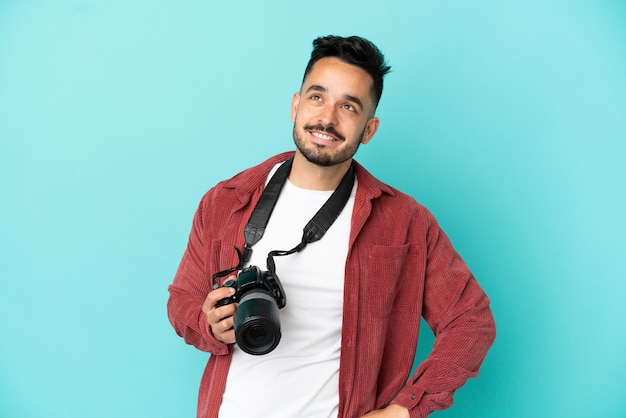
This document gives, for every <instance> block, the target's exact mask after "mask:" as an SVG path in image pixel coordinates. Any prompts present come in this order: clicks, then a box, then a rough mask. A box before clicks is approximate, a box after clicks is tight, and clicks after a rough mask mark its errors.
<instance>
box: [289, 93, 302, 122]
mask: <svg viewBox="0 0 626 418" xmlns="http://www.w3.org/2000/svg"><path fill="white" fill-rule="evenodd" d="M299 104H300V93H294V94H293V97H292V98H291V121H292V122H295V121H296V114H297V113H298V105H299Z"/></svg>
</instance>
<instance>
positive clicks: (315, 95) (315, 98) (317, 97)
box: [311, 94, 322, 102]
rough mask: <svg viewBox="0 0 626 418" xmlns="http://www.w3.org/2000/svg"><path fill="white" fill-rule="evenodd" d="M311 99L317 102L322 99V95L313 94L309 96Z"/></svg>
mask: <svg viewBox="0 0 626 418" xmlns="http://www.w3.org/2000/svg"><path fill="white" fill-rule="evenodd" d="M311 100H313V101H316V102H319V101H321V100H322V96H320V95H319V94H314V95H312V96H311Z"/></svg>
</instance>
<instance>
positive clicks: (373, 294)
mask: <svg viewBox="0 0 626 418" xmlns="http://www.w3.org/2000/svg"><path fill="white" fill-rule="evenodd" d="M291 155H293V152H290V153H284V154H281V155H278V156H275V157H273V158H271V159H269V160H268V161H266V162H264V163H262V164H260V165H259V166H256V167H253V168H251V169H249V170H246V171H244V172H242V173H240V174H238V175H236V176H235V177H233V178H232V179H230V180H226V181H224V182H221V183H219V184H217V185H216V186H215V187H214V188H212V189H211V190H210V191H209V192H208V193H207V194H206V195H205V196H204V197H203V199H202V201H201V202H200V205H199V207H198V210H197V212H196V214H195V217H194V220H193V226H192V230H191V234H190V237H189V244H188V247H187V250H186V251H185V253H184V255H183V258H182V261H181V263H180V266H179V268H178V272H177V273H176V277H175V278H174V282H173V283H172V285H171V286H170V287H169V291H170V298H169V301H168V315H169V319H170V322H171V323H172V325H173V326H174V329H175V330H176V333H177V334H178V335H180V336H182V337H183V338H184V340H185V342H187V343H188V344H192V345H194V346H195V347H197V348H198V349H200V350H202V351H207V352H210V353H211V357H210V358H209V361H208V364H207V367H206V369H205V371H204V375H203V377H202V381H201V383H200V392H199V398H198V414H197V416H198V417H199V418H200V417H201V418H213V417H217V415H218V412H219V405H220V402H221V399H222V394H223V392H224V387H225V384H226V379H227V376H228V369H229V366H230V359H231V353H232V347H229V346H227V345H226V344H224V343H222V342H220V341H217V340H216V339H215V338H214V337H213V335H212V334H211V330H210V327H209V326H208V322H207V320H206V318H205V316H204V314H203V313H202V304H203V302H204V299H205V298H206V295H207V294H208V292H209V291H210V289H211V275H212V274H213V273H214V272H217V271H220V270H225V269H227V268H230V267H232V266H233V265H235V264H237V256H236V253H235V251H234V249H233V245H237V246H239V247H240V248H242V246H243V228H244V225H245V223H246V222H247V220H248V218H249V216H250V213H251V212H252V209H253V208H254V205H255V204H256V201H257V200H258V198H259V196H260V194H261V192H262V190H263V186H264V183H265V180H266V178H267V175H268V173H269V171H270V169H271V168H272V167H273V166H274V165H275V164H277V163H279V162H281V161H284V160H286V159H287V158H289V157H290V156H291ZM355 173H356V176H357V180H358V189H357V194H356V200H355V205H354V212H353V214H352V225H351V231H350V248H349V252H348V258H347V260H346V274H345V285H344V312H343V328H342V346H341V360H340V372H339V388H338V390H339V416H340V417H350V418H351V417H360V416H362V415H363V414H365V413H367V412H369V411H371V410H373V409H378V408H382V407H384V406H386V405H388V404H389V403H397V404H400V405H403V406H405V407H407V408H408V409H409V412H410V416H411V417H426V416H427V415H428V414H429V413H431V412H432V411H435V410H440V409H445V408H448V407H449V406H450V405H452V395H453V393H454V391H455V390H456V389H458V388H459V387H461V386H462V385H463V384H464V383H465V382H466V380H467V379H468V378H470V377H475V376H476V375H477V374H478V369H479V367H480V365H481V363H482V361H483V359H484V357H485V355H486V354H487V351H488V350H489V347H490V346H491V344H492V343H493V340H494V338H495V324H494V321H493V317H492V314H491V310H490V309H489V299H488V298H487V296H486V295H485V294H484V292H483V291H482V289H481V288H480V286H479V285H478V283H477V282H476V280H475V279H474V277H473V276H472V274H471V273H470V271H469V270H468V269H467V267H466V265H465V263H464V262H463V260H462V259H461V258H460V257H459V255H458V254H457V253H456V251H455V250H454V248H453V247H452V245H451V244H450V241H449V240H448V238H447V237H446V235H445V234H444V232H443V231H442V230H441V229H440V228H439V226H438V224H437V222H436V220H435V219H434V217H433V216H432V215H431V214H430V212H428V210H427V209H425V208H424V207H423V206H421V205H420V204H418V203H417V202H415V200H414V199H413V198H411V197H410V196H407V195H405V194H403V193H401V192H399V191H397V190H395V189H393V188H391V187H389V186H387V185H385V184H383V183H381V182H380V181H378V180H377V179H375V178H374V177H373V176H371V175H370V174H369V173H368V172H367V171H366V170H365V169H364V168H363V167H362V166H360V165H359V164H357V163H355ZM311 314H312V315H314V314H315V313H314V312H312V313H311ZM421 316H423V317H424V318H425V319H426V321H427V322H428V324H429V326H430V327H431V328H432V330H433V332H434V333H435V336H436V340H435V344H434V347H433V350H432V352H431V354H430V356H429V357H428V358H427V359H426V360H425V361H424V362H423V363H422V364H420V365H419V367H418V368H417V370H416V372H415V373H414V375H413V376H411V377H409V373H410V370H411V367H412V363H413V358H414V356H415V351H416V348H417V339H418V334H419V326H420V317H421ZM407 379H408V380H407ZM259 384H263V383H262V382H259Z"/></svg>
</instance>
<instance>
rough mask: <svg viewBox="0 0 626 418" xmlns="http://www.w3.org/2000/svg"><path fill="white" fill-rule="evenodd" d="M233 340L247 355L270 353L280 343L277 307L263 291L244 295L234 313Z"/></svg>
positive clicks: (257, 290)
mask: <svg viewBox="0 0 626 418" xmlns="http://www.w3.org/2000/svg"><path fill="white" fill-rule="evenodd" d="M235 339H236V340H237V345H238V346H239V348H241V349H242V350H243V351H245V352H246V353H248V354H253V355H262V354H267V353H269V352H270V351H272V350H273V349H274V348H276V346H277V345H278V342H279V341H280V321H279V316H278V306H277V304H276V301H275V300H274V298H273V297H272V296H271V295H270V294H269V292H267V291H266V290H264V289H256V290H254V291H251V292H249V293H246V294H245V295H244V296H243V297H242V298H241V300H240V301H239V306H238V307H237V311H236V312H235Z"/></svg>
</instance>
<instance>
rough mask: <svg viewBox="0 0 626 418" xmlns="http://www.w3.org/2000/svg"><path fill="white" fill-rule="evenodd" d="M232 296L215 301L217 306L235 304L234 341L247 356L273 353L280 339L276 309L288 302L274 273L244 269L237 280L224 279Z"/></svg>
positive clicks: (252, 268)
mask: <svg viewBox="0 0 626 418" xmlns="http://www.w3.org/2000/svg"><path fill="white" fill-rule="evenodd" d="M222 287H232V288H233V289H235V294H234V295H232V296H230V297H227V298H224V299H220V300H219V301H217V303H216V305H217V306H224V305H228V304H231V303H238V304H239V306H238V307H237V310H236V311H235V317H234V320H235V340H236V342H237V345H238V346H239V348H241V349H242V350H243V351H245V352H246V353H248V354H252V355H262V354H267V353H269V352H270V351H272V350H274V349H275V348H276V346H277V345H278V343H279V341H280V337H281V333H280V316H279V313H278V310H279V309H282V308H283V307H285V304H286V303H287V299H286V297H285V291H284V290H283V287H282V284H281V283H280V280H279V279H278V276H276V274H272V273H270V272H267V271H262V270H261V269H260V268H258V267H256V266H249V267H245V268H244V269H243V270H241V272H240V273H239V276H238V277H237V280H236V281H235V280H227V281H226V282H224V284H223V285H222Z"/></svg>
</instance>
